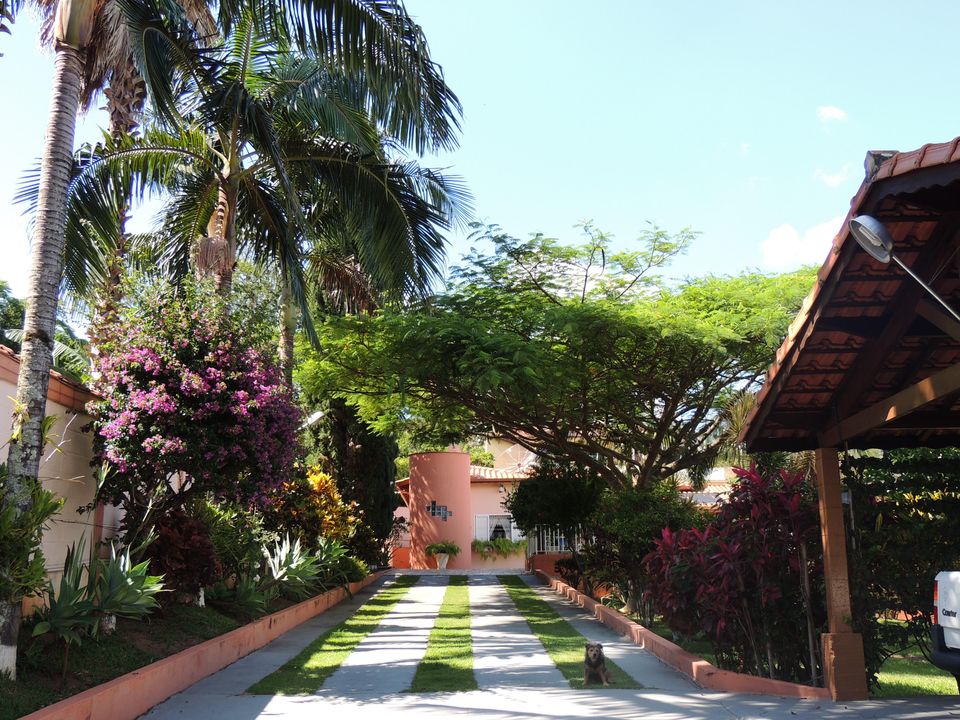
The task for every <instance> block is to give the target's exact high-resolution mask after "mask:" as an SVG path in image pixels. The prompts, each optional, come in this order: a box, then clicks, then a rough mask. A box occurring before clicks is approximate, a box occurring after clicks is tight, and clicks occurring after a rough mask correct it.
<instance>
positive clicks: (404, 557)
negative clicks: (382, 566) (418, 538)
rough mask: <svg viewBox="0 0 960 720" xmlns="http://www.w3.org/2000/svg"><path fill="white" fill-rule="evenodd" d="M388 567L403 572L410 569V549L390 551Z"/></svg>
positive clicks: (392, 549)
mask: <svg viewBox="0 0 960 720" xmlns="http://www.w3.org/2000/svg"><path fill="white" fill-rule="evenodd" d="M390 567H392V568H397V569H399V570H405V569H407V568H409V567H410V548H408V547H395V548H391V549H390Z"/></svg>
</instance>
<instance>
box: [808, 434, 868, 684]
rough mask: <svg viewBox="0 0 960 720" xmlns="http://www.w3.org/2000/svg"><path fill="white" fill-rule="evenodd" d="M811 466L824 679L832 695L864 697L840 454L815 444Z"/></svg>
mask: <svg viewBox="0 0 960 720" xmlns="http://www.w3.org/2000/svg"><path fill="white" fill-rule="evenodd" d="M816 471H817V497H818V498H819V506H820V533H821V538H822V541H823V576H824V584H825V585H826V588H827V623H828V626H829V632H828V633H824V634H823V635H822V637H821V641H822V643H823V674H824V681H825V684H826V686H827V689H828V690H830V695H831V697H833V699H834V700H866V699H867V673H866V663H865V662H864V659H863V638H861V637H860V634H859V633H855V632H853V630H852V629H851V627H850V617H851V614H852V613H851V612H850V578H849V574H848V572H847V539H846V534H845V533H844V529H843V504H842V501H841V497H840V458H839V456H838V455H837V451H836V449H835V448H820V449H819V450H817V452H816Z"/></svg>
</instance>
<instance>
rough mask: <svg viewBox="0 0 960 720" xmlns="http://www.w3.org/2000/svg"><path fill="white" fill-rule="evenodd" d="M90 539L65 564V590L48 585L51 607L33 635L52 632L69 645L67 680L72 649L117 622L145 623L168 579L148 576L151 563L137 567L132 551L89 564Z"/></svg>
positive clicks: (72, 548) (71, 552) (66, 649)
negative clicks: (136, 620) (86, 550)
mask: <svg viewBox="0 0 960 720" xmlns="http://www.w3.org/2000/svg"><path fill="white" fill-rule="evenodd" d="M84 547H85V540H84V539H83V538H80V540H79V541H78V542H77V543H76V544H75V545H71V546H70V547H69V548H68V550H67V557H66V560H65V561H64V563H63V575H61V577H60V585H59V589H58V590H57V591H56V592H54V588H53V583H52V582H51V581H50V580H47V587H46V590H45V591H44V595H45V604H44V607H43V609H41V610H40V612H39V614H38V615H39V622H37V624H36V625H34V628H33V636H34V637H38V636H40V635H45V634H47V633H51V634H53V635H55V636H56V637H57V639H59V640H61V641H62V642H63V644H64V653H63V677H64V678H65V677H66V673H67V664H68V662H69V658H70V646H71V645H80V644H81V643H82V642H83V639H84V637H86V636H88V635H89V636H91V637H97V636H98V635H99V634H100V633H101V632H102V633H104V634H107V633H110V632H112V631H113V629H114V628H115V627H116V618H117V617H118V616H120V617H129V618H139V617H143V616H144V615H147V614H149V613H150V611H151V610H153V609H154V608H155V607H157V599H156V595H157V593H159V592H162V591H163V578H162V577H159V576H156V575H149V574H148V573H147V565H148V563H147V562H142V563H140V564H139V565H133V564H132V563H131V562H130V550H129V549H127V550H125V551H124V552H122V553H120V554H119V555H118V554H117V552H116V549H115V548H114V547H113V546H112V545H111V548H110V558H109V559H108V560H99V559H97V558H96V557H91V558H90V562H89V564H88V565H86V566H85V565H84V562H83V555H84Z"/></svg>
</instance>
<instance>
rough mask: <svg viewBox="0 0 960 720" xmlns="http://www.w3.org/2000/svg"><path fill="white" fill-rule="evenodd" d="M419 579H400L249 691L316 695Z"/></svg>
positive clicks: (410, 576) (260, 693) (263, 693)
mask: <svg viewBox="0 0 960 720" xmlns="http://www.w3.org/2000/svg"><path fill="white" fill-rule="evenodd" d="M417 580H419V578H418V577H417V576H415V575H404V576H401V577H398V578H397V580H396V582H394V583H393V584H392V585H390V586H389V587H386V588H384V589H383V590H381V591H380V592H379V593H377V595H376V596H374V597H373V598H372V599H371V600H369V601H367V602H366V604H364V605H363V606H362V607H361V608H360V609H359V610H357V612H356V613H354V614H353V615H352V616H350V617H349V618H348V619H346V620H344V621H343V622H342V623H340V624H339V625H337V626H336V627H333V628H331V629H330V630H328V631H327V632H326V633H324V634H323V635H321V636H320V637H318V638H317V639H316V640H314V641H313V642H311V643H310V644H309V645H307V647H305V648H304V649H303V650H302V651H301V652H300V654H299V655H297V656H296V657H295V658H293V659H292V660H290V661H289V662H287V663H286V664H285V665H283V667H281V668H280V669H279V670H277V671H276V672H274V673H272V674H270V675H267V677H265V678H264V679H263V680H261V681H260V682H258V683H255V684H254V685H252V686H251V687H250V688H249V689H248V690H247V692H248V693H253V694H254V695H312V694H313V693H315V692H316V691H317V690H319V689H320V687H321V686H322V685H323V683H324V682H326V680H327V678H328V677H330V676H331V675H333V673H334V671H335V670H336V669H337V668H338V667H340V665H341V663H343V661H344V660H346V659H347V656H348V655H349V654H350V653H351V652H353V649H354V648H355V647H357V645H358V644H359V643H360V641H361V640H363V639H364V638H365V637H366V636H367V635H369V634H370V633H371V632H372V631H373V630H374V629H375V628H376V627H377V625H379V624H380V621H381V620H383V617H384V616H385V615H386V614H387V613H388V612H390V610H392V609H393V607H394V605H396V604H397V603H398V602H400V600H402V599H403V597H404V596H405V595H406V594H407V592H408V591H409V590H410V588H411V587H412V586H413V585H415V584H416V582H417Z"/></svg>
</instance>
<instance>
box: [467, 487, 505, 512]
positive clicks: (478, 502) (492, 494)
mask: <svg viewBox="0 0 960 720" xmlns="http://www.w3.org/2000/svg"><path fill="white" fill-rule="evenodd" d="M504 488H506V489H507V490H508V491H509V490H510V489H511V485H510V483H504ZM506 498H507V494H506V493H502V492H500V484H499V483H477V482H475V483H472V484H471V486H470V503H471V507H472V508H473V510H472V514H473V515H504V514H509V513H508V512H507V510H506V508H504V507H503V501H504V500H505V499H506Z"/></svg>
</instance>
